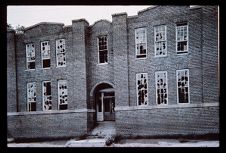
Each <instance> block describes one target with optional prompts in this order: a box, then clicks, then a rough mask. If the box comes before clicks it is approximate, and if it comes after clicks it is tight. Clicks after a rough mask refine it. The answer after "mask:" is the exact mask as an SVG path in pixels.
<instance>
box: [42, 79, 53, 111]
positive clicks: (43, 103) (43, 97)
mask: <svg viewBox="0 0 226 153" xmlns="http://www.w3.org/2000/svg"><path fill="white" fill-rule="evenodd" d="M47 82H50V88H51V89H50V90H51V95H50V97H51V106H52V108H51V109H48V110H47V109H45V108H44V105H45V95H44V83H47ZM48 96H49V95H48ZM52 102H53V100H52V82H51V81H50V80H46V81H42V110H43V111H51V110H53V103H52Z"/></svg>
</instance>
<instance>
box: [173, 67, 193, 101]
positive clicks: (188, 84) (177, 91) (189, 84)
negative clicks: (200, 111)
mask: <svg viewBox="0 0 226 153" xmlns="http://www.w3.org/2000/svg"><path fill="white" fill-rule="evenodd" d="M181 71H187V74H188V103H180V102H179V93H178V92H179V91H178V72H181ZM189 77H190V76H189V69H181V70H176V84H177V104H180V105H184V104H190V84H189V80H190V78H189Z"/></svg>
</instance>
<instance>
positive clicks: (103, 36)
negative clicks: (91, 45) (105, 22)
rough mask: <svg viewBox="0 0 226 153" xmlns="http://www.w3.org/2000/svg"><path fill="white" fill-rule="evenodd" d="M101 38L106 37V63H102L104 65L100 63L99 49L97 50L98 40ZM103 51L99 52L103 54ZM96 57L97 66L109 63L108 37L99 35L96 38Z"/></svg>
mask: <svg viewBox="0 0 226 153" xmlns="http://www.w3.org/2000/svg"><path fill="white" fill-rule="evenodd" d="M101 37H106V39H107V41H106V43H107V44H106V46H107V49H106V50H107V62H104V63H100V49H99V38H101ZM103 51H104V50H101V52H103ZM97 56H98V63H97V65H105V64H108V62H109V51H108V35H107V34H106V35H99V36H97Z"/></svg>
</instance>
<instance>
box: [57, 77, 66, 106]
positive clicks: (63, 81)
mask: <svg viewBox="0 0 226 153" xmlns="http://www.w3.org/2000/svg"><path fill="white" fill-rule="evenodd" d="M61 83H64V84H66V87H67V89H66V91H67V94H66V95H67V102H65V103H64V104H60V95H61V94H60V90H59V86H60V84H61ZM57 89H58V110H64V109H60V105H67V109H68V83H67V80H58V88H57ZM67 109H65V110H67Z"/></svg>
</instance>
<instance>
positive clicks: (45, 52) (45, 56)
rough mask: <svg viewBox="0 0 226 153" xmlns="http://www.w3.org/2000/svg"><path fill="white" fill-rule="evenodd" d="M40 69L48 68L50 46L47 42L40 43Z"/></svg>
mask: <svg viewBox="0 0 226 153" xmlns="http://www.w3.org/2000/svg"><path fill="white" fill-rule="evenodd" d="M41 57H42V67H43V68H48V67H50V45H49V41H43V42H41Z"/></svg>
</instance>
